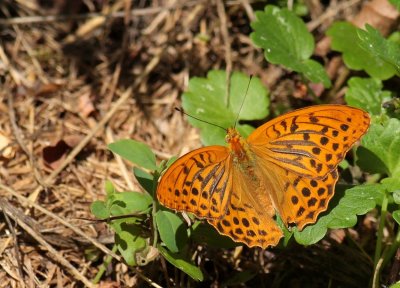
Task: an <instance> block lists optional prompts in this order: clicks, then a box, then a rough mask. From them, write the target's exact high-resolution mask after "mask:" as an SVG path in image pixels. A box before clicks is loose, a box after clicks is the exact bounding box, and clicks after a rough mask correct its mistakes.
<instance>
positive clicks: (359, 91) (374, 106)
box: [345, 77, 391, 115]
mask: <svg viewBox="0 0 400 288" xmlns="http://www.w3.org/2000/svg"><path fill="white" fill-rule="evenodd" d="M348 85H349V89H348V90H347V92H346V95H345V99H346V102H347V104H349V105H350V106H354V107H358V108H361V109H364V110H365V111H367V112H368V113H370V114H373V115H380V114H381V113H382V108H381V105H382V102H383V101H384V100H385V99H390V98H391V97H390V91H382V82H381V81H380V80H378V79H373V78H359V77H353V78H351V79H350V80H349V81H348Z"/></svg>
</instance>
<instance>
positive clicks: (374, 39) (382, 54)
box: [357, 24, 400, 75]
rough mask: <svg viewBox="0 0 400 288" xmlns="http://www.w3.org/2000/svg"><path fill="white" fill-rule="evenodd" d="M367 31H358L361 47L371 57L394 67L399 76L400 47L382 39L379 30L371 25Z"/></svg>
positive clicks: (367, 26) (366, 27)
mask: <svg viewBox="0 0 400 288" xmlns="http://www.w3.org/2000/svg"><path fill="white" fill-rule="evenodd" d="M365 29H366V30H362V29H358V30H357V34H358V37H359V38H360V41H359V45H360V47H361V48H363V49H364V50H365V51H368V52H369V53H370V54H371V55H374V56H375V57H376V58H378V59H382V61H384V62H386V63H387V64H389V65H392V66H393V68H394V69H395V70H396V71H397V75H399V71H400V46H399V45H398V44H397V43H395V42H392V41H389V40H386V39H385V38H383V37H382V35H381V34H380V33H379V31H378V30H376V29H374V28H373V27H372V26H370V25H368V24H367V25H366V26H365Z"/></svg>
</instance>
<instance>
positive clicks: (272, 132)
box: [248, 105, 370, 179]
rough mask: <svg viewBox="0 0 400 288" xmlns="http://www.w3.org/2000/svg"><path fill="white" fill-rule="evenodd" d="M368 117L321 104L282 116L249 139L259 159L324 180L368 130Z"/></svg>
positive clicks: (261, 128)
mask: <svg viewBox="0 0 400 288" xmlns="http://www.w3.org/2000/svg"><path fill="white" fill-rule="evenodd" d="M369 122H370V119H369V115H368V114H367V113H366V112H364V111H362V110H360V109H357V108H352V107H348V106H343V105H320V106H312V107H309V108H304V109H299V110H296V111H294V112H290V113H287V114H284V115H282V116H279V117H277V118H275V119H273V120H271V121H269V122H267V123H265V124H264V125H262V126H261V127H259V128H258V129H256V130H255V131H254V132H253V133H252V134H251V135H250V137H249V138H248V141H249V143H250V144H251V145H252V146H253V147H254V151H256V153H257V155H258V157H260V158H262V159H264V160H266V161H270V162H273V163H275V164H277V165H278V166H281V167H283V168H284V169H286V170H289V171H292V172H294V173H296V174H298V175H302V176H305V177H314V178H317V179H322V178H324V177H325V176H326V175H327V173H328V172H330V171H332V170H333V169H335V168H336V166H337V165H338V164H339V163H340V161H342V160H343V158H344V156H345V154H346V152H347V151H348V150H349V149H350V148H351V146H352V145H353V144H354V143H355V142H356V141H357V140H358V139H360V137H361V136H362V135H364V134H365V132H366V131H367V129H368V127H369Z"/></svg>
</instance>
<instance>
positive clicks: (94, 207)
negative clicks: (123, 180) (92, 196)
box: [90, 200, 110, 219]
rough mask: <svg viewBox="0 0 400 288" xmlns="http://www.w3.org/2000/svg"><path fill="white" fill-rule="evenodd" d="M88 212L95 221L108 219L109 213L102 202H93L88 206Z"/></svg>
mask: <svg viewBox="0 0 400 288" xmlns="http://www.w3.org/2000/svg"><path fill="white" fill-rule="evenodd" d="M90 211H91V212H92V214H93V215H94V217H96V218H97V219H107V218H108V217H110V212H109V211H108V208H107V206H106V203H105V202H104V201H99V200H97V201H94V202H93V203H92V204H91V205H90Z"/></svg>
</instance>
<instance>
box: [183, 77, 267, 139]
mask: <svg viewBox="0 0 400 288" xmlns="http://www.w3.org/2000/svg"><path fill="white" fill-rule="evenodd" d="M225 75H226V74H225V71H215V70H214V71H210V72H209V73H208V74H207V78H197V77H196V78H192V79H190V81H189V89H188V91H186V92H185V93H184V94H183V96H182V106H183V108H184V109H185V111H186V112H187V113H188V114H190V115H192V116H194V117H197V118H199V119H203V120H206V121H208V122H210V123H213V124H216V125H219V126H221V127H223V128H229V127H232V126H234V125H235V121H236V119H237V117H238V116H239V120H256V119H263V118H265V117H266V116H267V115H268V106H269V99H268V97H267V95H268V90H267V89H266V88H264V87H263V86H262V84H261V81H260V79H258V78H256V77H253V78H251V82H250V78H249V77H247V76H246V75H245V74H243V73H238V72H234V73H233V74H232V76H231V81H230V83H231V85H230V90H229V91H230V97H229V105H227V104H226V102H225V92H226V76H225ZM247 87H248V91H247V93H246V90H247ZM244 100H245V101H244ZM243 101H244V102H243ZM242 103H243V107H242V110H241V111H239V110H240V107H241V105H242ZM239 112H240V114H238V113H239ZM188 121H189V122H190V123H191V124H192V125H193V126H195V127H198V128H200V129H201V139H202V142H203V144H204V145H212V144H220V145H225V135H226V131H225V130H224V129H221V128H218V127H215V126H213V125H210V124H208V123H204V122H200V121H198V120H196V119H194V118H191V117H189V118H188ZM236 128H237V129H238V130H239V132H240V133H241V135H242V136H244V137H246V136H248V135H249V134H250V133H251V132H252V131H253V130H254V128H253V127H251V126H249V125H244V124H240V123H238V124H237V126H236Z"/></svg>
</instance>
